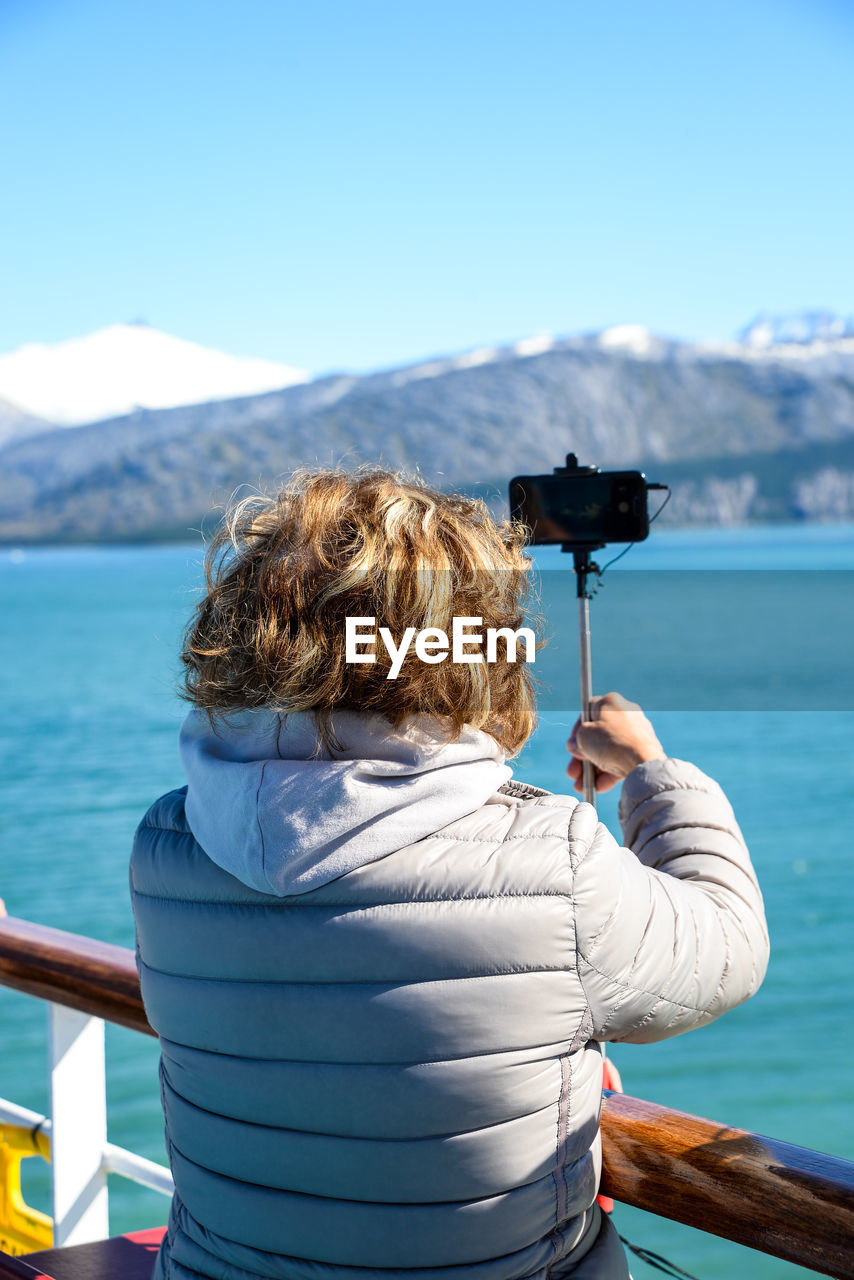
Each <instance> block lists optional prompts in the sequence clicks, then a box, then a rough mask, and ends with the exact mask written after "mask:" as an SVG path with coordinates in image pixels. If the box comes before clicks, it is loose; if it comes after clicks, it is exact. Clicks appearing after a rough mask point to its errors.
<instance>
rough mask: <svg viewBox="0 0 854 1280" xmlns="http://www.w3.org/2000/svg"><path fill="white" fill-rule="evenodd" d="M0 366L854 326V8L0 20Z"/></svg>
mask: <svg viewBox="0 0 854 1280" xmlns="http://www.w3.org/2000/svg"><path fill="white" fill-rule="evenodd" d="M0 120H2V125H0V128H2V135H3V141H2V169H0V171H1V172H2V179H0V181H2V186H3V188H4V191H3V194H2V196H1V197H0V288H2V304H0V351H8V350H11V349H12V348H13V347H15V346H18V345H19V344H21V343H23V342H27V341H57V340H59V339H62V338H66V337H71V336H74V335H78V334H82V333H86V332H88V331H90V330H92V329H95V328H98V327H100V326H102V325H106V324H110V323H113V322H116V321H126V320H130V319H135V318H144V319H146V320H148V321H149V322H150V323H151V324H153V325H155V326H156V327H158V328H160V329H164V330H166V331H167V332H170V333H174V334H177V335H178V336H180V337H184V338H189V339H192V340H195V341H198V342H201V343H204V344H206V345H209V346H216V347H220V348H222V349H224V350H228V351H233V352H235V353H237V354H246V355H257V356H264V357H267V358H269V359H276V360H282V361H284V362H286V363H289V364H295V365H298V366H301V367H304V368H308V369H310V370H313V371H322V370H328V369H340V368H352V369H367V368H378V367H382V366H387V365H392V364H400V363H404V362H407V361H411V360H416V359H418V358H421V357H424V356H428V355H431V354H435V353H439V352H451V351H458V350H463V349H465V348H469V347H475V346H480V345H485V344H496V343H503V342H512V341H514V340H516V339H518V338H521V337H526V336H530V335H532V334H534V333H537V332H540V331H550V332H553V333H556V334H567V333H576V332H583V331H588V330H593V329H599V328H602V327H604V326H606V325H610V324H617V323H643V324H647V325H649V326H650V327H651V328H652V329H654V330H656V331H657V332H660V333H663V334H668V335H672V336H676V337H685V338H702V337H729V336H731V335H732V334H733V332H734V331H735V330H736V329H738V328H739V327H740V326H741V325H742V324H744V323H745V322H746V321H748V320H749V319H751V318H752V317H753V316H754V315H755V314H756V313H757V312H758V311H760V310H770V311H788V310H793V309H798V308H801V307H804V306H821V307H828V308H830V309H832V310H836V311H839V312H841V313H844V314H848V313H851V312H852V311H854V252H852V224H854V164H852V151H854V146H852V135H854V125H852V121H854V8H852V7H851V6H850V4H848V3H847V2H844V0H773V2H771V0H740V2H738V3H735V2H733V0H717V2H716V3H708V2H707V0H698V2H697V3H692V4H686V3H685V0H679V3H671V2H670V0H649V3H641V2H640V0H610V2H609V3H607V4H598V5H591V4H590V3H589V0H583V2H580V0H563V2H560V0H541V2H540V3H534V2H533V0H531V3H528V4H527V5H524V6H523V5H519V4H510V3H505V2H504V0H488V2H484V0H454V2H453V3H449V2H447V0H433V2H431V3H429V4H427V3H423V2H422V0H419V2H416V0H349V2H344V0H315V2H314V3H311V4H308V5H306V4H294V3H290V2H289V0H168V2H167V0H0Z"/></svg>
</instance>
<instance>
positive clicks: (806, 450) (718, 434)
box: [0, 327, 854, 544]
mask: <svg viewBox="0 0 854 1280" xmlns="http://www.w3.org/2000/svg"><path fill="white" fill-rule="evenodd" d="M644 332H645V331H644ZM608 334H610V336H609V337H608V336H606V335H608ZM603 338H605V341H603ZM537 341H538V342H539V349H537V348H536V347H535V346H534V344H533V343H532V344H531V347H530V348H529V349H528V350H527V351H526V350H525V349H524V348H523V350H522V351H521V352H520V351H519V349H518V348H519V344H517V345H516V346H515V347H513V348H504V349H499V350H492V349H482V358H479V359H472V358H471V355H469V356H463V357H459V356H457V357H453V356H452V357H447V358H443V359H437V360H433V361H426V362H421V363H420V364H418V365H414V366H405V367H404V368H402V369H396V370H388V371H381V372H379V373H376V374H369V375H364V376H361V377H360V376H357V375H352V374H331V375H328V376H327V377H325V378H319V379H315V380H311V381H308V382H304V383H300V384H295V385H292V386H290V387H287V388H285V389H283V390H279V391H272V392H266V393H264V394H262V395H255V396H247V397H241V398H238V399H232V400H220V401H215V402H213V403H211V404H201V405H190V406H183V407H173V408H168V409H162V410H139V411H137V412H136V413H133V414H129V415H125V416H123V417H119V418H116V419H113V420H108V421H106V422H100V423H96V424H85V425H82V426H78V427H64V428H59V429H55V430H52V431H49V432H46V433H42V434H39V435H31V436H29V437H27V438H26V439H21V440H18V441H12V442H10V443H8V444H7V445H6V446H5V447H3V448H0V541H3V542H5V543H7V544H8V543H10V542H29V541H56V540H60V541H61V540H74V541H81V540H96V541H103V540H115V539H118V540H125V539H140V538H141V539H146V538H151V537H159V536H166V535H167V534H168V535H169V536H180V530H181V529H185V530H188V529H197V528H198V527H199V526H200V524H201V523H202V522H203V521H204V520H205V519H207V518H208V517H207V513H209V512H210V510H211V507H212V505H216V504H222V503H223V502H225V501H227V499H228V497H229V496H230V494H231V493H232V492H233V491H234V490H235V489H236V488H239V487H240V486H243V485H247V484H248V485H250V486H257V487H271V486H274V485H275V484H276V482H277V480H278V479H279V478H281V476H282V475H284V474H286V473H288V472H289V471H290V470H292V469H293V468H294V467H297V466H305V465H347V466H350V465H355V464H357V463H364V462H376V461H382V462H384V463H385V464H386V465H389V466H392V467H395V468H402V469H405V470H409V471H413V470H418V471H420V473H421V474H423V475H424V477H425V478H426V479H427V480H428V481H430V482H432V483H435V484H438V485H440V486H441V487H445V488H456V489H462V490H465V491H467V492H474V493H486V494H488V495H491V498H492V501H493V503H494V505H495V506H496V507H499V506H500V504H501V498H500V496H499V495H500V494H502V493H503V492H505V491H506V482H507V479H508V478H509V477H510V476H512V475H513V474H515V473H520V472H532V471H538V470H550V469H551V468H552V467H553V466H554V465H556V464H559V463H560V462H561V461H562V459H563V456H564V454H565V453H566V452H568V451H569V450H570V449H572V450H574V451H575V452H576V453H577V454H578V455H579V457H580V458H581V459H582V461H591V462H595V463H597V464H598V465H600V466H603V467H622V466H646V467H649V468H654V469H655V471H656V476H655V478H657V479H663V480H665V481H666V480H667V478H668V477H667V474H666V470H667V466H668V465H670V467H671V470H672V471H673V474H674V476H676V475H677V474H678V475H679V483H680V485H681V486H682V488H681V491H680V493H679V494H676V493H675V494H674V499H673V501H672V502H671V504H669V507H668V511H667V512H665V516H664V517H663V519H664V518H667V519H672V518H674V517H675V518H677V519H679V520H680V521H682V522H691V521H692V520H696V519H698V518H702V519H703V520H706V521H708V520H711V521H712V522H715V521H717V522H733V521H740V520H751V519H772V518H775V519H780V518H824V516H825V515H826V514H827V513H828V512H831V513H832V518H837V519H838V518H851V517H852V516H854V342H851V341H849V340H842V341H841V342H837V343H832V344H828V343H823V344H822V345H821V349H820V351H819V353H818V354H817V357H816V359H815V360H808V359H804V358H803V354H801V355H800V356H798V357H788V356H786V355H783V356H781V357H780V358H776V357H774V358H769V357H768V356H767V354H763V355H756V354H755V353H754V354H751V355H746V356H745V355H742V354H741V353H740V349H738V348H736V349H735V350H732V348H731V347H725V348H724V349H723V350H720V349H714V350H713V349H711V348H709V347H707V346H703V347H697V348H687V347H686V346H685V345H684V344H672V343H671V344H668V343H666V341H665V340H661V339H656V340H655V342H656V343H657V344H658V345H656V346H654V347H653V346H650V344H649V343H647V341H646V338H645V337H644V334H643V333H639V332H638V330H637V328H636V327H635V328H633V329H632V330H631V331H629V332H626V327H623V332H622V333H619V332H618V333H617V334H616V335H615V334H614V333H613V331H606V334H605V335H588V336H586V337H581V338H570V339H559V340H553V339H546V338H545V337H541V338H540V339H538V340H537ZM831 347H832V348H833V349H832V350H830V348H831ZM849 348H850V350H849ZM638 349H640V350H641V352H642V354H640V355H639V354H638ZM849 445H850V446H851V450H850V451H849ZM828 449H829V450H830V454H828V456H827V457H826V458H825V457H824V455H825V454H827V451H828ZM834 449H835V452H834ZM820 454H821V455H822V458H823V459H824V460H823V461H822V462H821V465H819V462H820V459H819V455H820ZM831 455H832V456H831ZM739 458H740V459H742V463H741V464H739V463H738V462H737V461H736V462H734V463H733V462H730V463H728V464H727V466H726V467H725V468H723V470H724V471H725V472H726V474H717V473H716V472H715V470H714V467H713V465H712V464H713V463H714V462H715V460H720V459H730V460H732V459H735V460H738V459H739ZM775 458H776V459H777V461H776V462H775V461H774V459H775ZM828 459H829V460H828ZM757 460H758V461H757ZM781 460H782V461H781ZM718 471H719V472H720V471H721V466H718ZM849 472H850V474H851V476H852V484H851V485H850V486H849V485H848V480H847V479H846V477H847V476H848V475H849ZM784 473H785V476H784ZM811 476H812V477H817V478H816V479H815V483H814V484H813V488H812V490H809V492H810V494H811V495H812V496H811V497H810V498H809V501H806V500H804V499H803V495H804V493H806V492H807V490H805V489H804V484H805V483H807V482H808V481H809V479H810V477H811ZM831 476H832V477H835V478H830V479H829V478H828V477H831ZM822 477H823V479H822ZM828 485H829V486H830V487H829V488H828ZM849 487H850V490H851V497H850V514H849V506H848V505H847V504H848V502H849V499H848V496H847V495H848V491H849ZM799 495H800V496H799ZM822 495H824V496H822ZM825 500H826V501H825ZM823 502H824V503H825V506H824V507H823V506H822V503H823ZM825 508H826V510H825Z"/></svg>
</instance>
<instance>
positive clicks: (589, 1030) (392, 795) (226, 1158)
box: [131, 472, 767, 1280]
mask: <svg viewBox="0 0 854 1280" xmlns="http://www.w3.org/2000/svg"><path fill="white" fill-rule="evenodd" d="M526 567H527V561H526V560H525V557H524V553H523V548H522V535H521V532H520V531H518V530H514V529H511V528H509V527H506V526H497V525H496V524H494V523H493V522H492V521H491V520H490V518H489V516H488V514H487V512H486V509H485V508H484V507H483V506H482V504H480V503H477V502H473V501H470V500H468V499H465V498H461V497H448V496H445V495H442V494H439V493H437V492H434V491H433V490H431V489H428V488H426V487H423V486H421V485H417V484H413V483H408V482H406V481H402V480H400V479H399V478H397V477H395V476H393V475H390V474H388V473H385V472H372V473H363V474H357V475H348V474H344V473H339V472H319V473H314V474H305V475H300V476H297V477H295V478H294V480H293V481H292V482H291V483H290V484H289V485H288V486H287V487H286V488H285V489H283V490H282V491H281V492H280V493H279V494H278V495H277V496H276V497H275V498H273V499H271V500H264V501H261V500H259V501H257V502H252V503H249V504H244V505H242V506H241V507H239V508H238V509H237V510H236V511H235V512H233V513H232V515H231V517H230V518H229V520H228V521H227V522H226V524H225V525H224V527H223V530H222V531H221V533H220V535H219V536H218V538H217V539H216V541H215V542H214V544H213V545H212V547H211V550H210V553H209V557H208V580H207V592H206V595H205V597H204V599H203V600H202V602H201V603H200V605H199V607H198V609H197V611H196V614H195V617H194V619H193V620H192V622H191V624H190V627H189V628H188V632H187V637H186V644H185V648H184V653H183V661H184V664H185V671H186V694H187V697H188V698H189V700H190V701H191V703H192V704H193V708H192V710H191V711H190V713H189V715H188V717H187V720H186V722H185V724H184V726H183V729H182V733H181V751H182V759H183V763H184V767H185V770H186V774H187V779H188V785H187V786H186V787H185V788H182V789H181V790H179V791H174V792H171V793H170V794H169V795H166V796H164V797H162V798H161V799H160V800H159V801H157V803H156V804H155V805H154V806H153V807H152V808H151V810H150V811H149V812H148V814H147V815H146V817H145V818H144V819H143V822H142V824H141V826H140V828H139V830H138V832H137V837H136V841H135V847H134V852H133V860H132V868H131V887H132V895H133V905H134V912H135V915H136V922H137V934H138V955H139V968H140V977H141V984H142V991H143V997H144V1000H145V1005H146V1009H147V1012H148V1016H149V1019H150V1021H151V1023H152V1025H153V1026H154V1027H155V1029H156V1030H157V1032H158V1034H159V1036H160V1042H161V1049H162V1060H161V1086H162V1100H163V1109H164V1114H165V1118H166V1132H167V1144H168V1150H169V1158H170V1162H171V1166H172V1170H173V1173H174V1177H175V1186H176V1192H175V1197H174V1200H173V1204H172V1212H171V1216H170V1224H169V1230H168V1233H167V1236H166V1238H165V1240H164V1244H163V1247H162V1249H161V1252H160V1256H159V1259H158V1268H157V1272H156V1275H157V1276H158V1277H159V1278H160V1280H166V1278H167V1277H168V1278H169V1280H194V1278H195V1277H210V1278H217V1280H226V1278H228V1280H251V1278H254V1277H268V1278H270V1280H272V1278H274V1277H275V1278H279V1280H284V1278H287V1280H339V1278H340V1280H346V1278H347V1277H349V1276H352V1277H353V1278H354V1280H357V1278H359V1277H361V1278H362V1280H368V1278H369V1277H380V1276H381V1277H384V1280H391V1277H412V1280H440V1278H442V1277H448V1278H449V1280H450V1277H461V1276H465V1277H467V1278H471V1280H523V1278H527V1277H538V1278H540V1280H545V1277H553V1278H554V1280H557V1277H563V1276H567V1277H569V1276H572V1277H579V1278H582V1277H583V1278H588V1280H589V1278H591V1277H596V1278H598V1280H611V1278H615V1280H616V1278H619V1277H625V1276H627V1274H628V1272H627V1268H626V1263H625V1259H624V1257H623V1254H622V1250H621V1246H620V1244H619V1241H618V1239H617V1236H616V1233H615V1231H614V1230H613V1228H612V1226H611V1225H610V1223H609V1221H608V1219H607V1218H606V1217H605V1216H604V1215H602V1214H601V1213H600V1210H599V1208H598V1207H597V1205H596V1200H595V1197H596V1192H597V1188H598V1182H599V1171H600V1140H599V1112H600V1104H601V1082H602V1057H601V1048H600V1045H601V1043H602V1042H605V1041H621V1040H626V1041H632V1042H643V1041H654V1040H660V1039H664V1038H666V1037H668V1036H673V1035H677V1034H679V1033H680V1032H682V1031H687V1030H690V1029H691V1028H693V1027H698V1026H700V1025H702V1024H703V1023H706V1022H709V1021H711V1020H712V1019H713V1018H715V1017H717V1016H718V1015H719V1014H721V1013H723V1012H725V1011H726V1010H727V1009H730V1008H732V1007H733V1006H735V1005H737V1004H739V1003H740V1002H741V1001H743V1000H745V999H746V998H747V997H748V996H749V995H751V994H752V993H753V992H754V991H755V990H756V988H757V987H758V985H759V983H760V982H761V980H762V976H763V973H764V969H765V964H766V961H767V935H766V931H765V924H764V917H763V911H762V901H761V897H760V893H759V889H758V887H757V884H756V879H755V876H754V874H753V870H752V868H751V865H750V860H749V857H748V854H747V850H746V849H745V846H744V842H743V840H742V837H741V834H740V832H739V829H738V827H737V825H736V823H735V820H734V818H733V815H732V811H731V809H730V807H729V804H728V803H727V801H726V799H725V797H724V796H723V794H722V792H721V791H720V789H719V788H718V787H717V785H716V784H715V783H714V782H712V781H711V780H710V779H709V778H707V777H706V776H705V775H704V774H702V773H701V772H700V771H699V770H698V769H696V768H694V767H693V766H692V765H690V764H685V763H682V762H680V761H676V760H671V759H667V758H666V757H665V756H664V753H663V751H662V749H661V746H660V744H659V743H658V741H657V739H656V737H655V734H654V732H653V730H652V727H651V726H650V725H649V722H648V721H647V720H646V719H645V717H644V716H643V715H642V714H641V713H640V711H639V710H638V709H636V708H632V707H631V704H624V703H623V702H622V700H620V699H618V698H616V697H615V696H614V695H609V696H608V697H607V698H605V699H601V700H598V701H597V704H596V705H597V711H598V718H597V719H596V722H595V724H587V725H581V726H579V727H578V728H577V731H576V733H575V735H574V737H573V740H572V748H573V750H574V752H575V760H574V763H573V764H572V765H571V771H572V772H573V773H574V774H575V775H577V773H578V771H579V768H580V765H579V763H578V757H579V756H580V755H581V754H582V753H584V754H586V755H587V756H588V757H589V758H591V759H592V760H593V761H594V763H596V764H598V765H599V766H600V769H601V774H600V783H601V785H602V786H605V785H609V784H612V783H613V782H615V781H617V780H623V779H624V781H623V793H622V799H621V808H620V816H621V822H622V825H623V835H624V839H625V842H626V847H625V848H621V847H620V846H619V845H618V844H617V842H616V841H615V840H614V839H613V837H612V836H611V835H610V834H609V833H608V831H607V830H606V829H605V828H604V827H603V826H601V825H600V824H598V822H597V819H596V814H595V812H594V810H593V809H592V807H591V806H589V805H585V804H580V803H578V802H577V801H576V800H575V799H573V798H570V797H569V796H557V795H550V794H548V793H546V792H544V791H541V790H539V789H537V788H535V787H530V786H526V785H523V784H520V783H517V782H513V781H511V771H510V769H509V767H508V765H507V764H506V759H507V757H508V756H512V755H513V754H515V753H516V752H517V751H518V750H519V749H520V748H521V746H522V745H523V744H524V742H525V741H526V739H527V738H528V736H529V735H530V733H531V732H532V730H533V727H534V723H535V714H534V703H533V695H532V686H531V681H530V675H529V670H528V667H527V666H526V664H525V663H524V662H523V661H510V660H508V657H509V655H508V653H507V651H506V649H505V648H504V647H503V646H502V644H501V642H499V645H498V652H497V659H498V660H497V661H494V662H484V661H459V662H454V661H453V660H452V657H450V656H449V657H446V658H444V659H443V660H436V654H437V652H438V647H437V646H434V647H433V648H432V649H430V648H429V646H427V645H425V644H422V645H421V646H420V651H421V655H422V656H419V652H417V651H416V648H415V645H414V644H413V643H411V640H412V637H413V636H414V635H415V634H417V633H418V632H421V631H424V630H425V629H426V628H441V629H442V630H443V631H445V632H446V633H447V634H448V635H450V634H451V633H452V629H453V619H454V618H467V619H471V618H477V619H480V620H481V622H480V624H479V626H478V628H477V629H478V630H479V631H481V632H485V631H486V629H487V628H489V627H492V628H495V629H500V628H510V629H512V630H515V629H516V628H518V627H519V626H520V625H521V623H522V600H523V597H524V591H525V586H526ZM347 618H350V619H355V618H358V619H362V620H363V622H362V623H361V624H360V626H361V628H362V630H363V631H366V632H367V631H369V630H370V626H369V624H368V623H367V622H366V621H364V620H368V619H371V620H373V624H372V625H373V626H374V628H375V630H376V631H377V632H379V629H380V628H383V627H384V628H387V631H388V635H389V637H390V638H391V639H392V647H391V649H390V648H389V647H387V646H386V644H385V643H384V642H382V641H381V640H380V639H379V638H378V639H377V641H376V643H375V644H374V645H373V646H371V645H370V644H367V643H366V644H365V645H364V646H363V647H362V649H361V650H360V655H361V657H362V659H363V660H361V661H354V660H350V661H348V654H347V647H346V644H345V633H346V628H347V623H346V619H347ZM407 634H408V635H409V636H410V644H409V646H408V648H407V649H406V650H405V654H404V656H402V657H401V658H400V662H399V671H398V673H397V675H396V676H395V677H394V678H391V673H392V670H393V667H394V665H395V659H394V657H393V652H392V651H393V650H395V651H397V652H398V655H399V656H400V653H401V652H403V651H402V644H403V640H404V638H405V637H406V635H407ZM428 639H429V637H428ZM433 639H434V640H435V639H436V637H435V636H434V637H433ZM472 655H473V656H474V657H475V658H477V657H483V656H484V654H483V653H479V651H478V648H477V645H475V646H474V648H469V649H468V653H467V656H469V657H471V656H472ZM350 656H351V658H352V657H353V655H352V653H351V655H350ZM517 656H518V655H517ZM370 657H373V658H374V661H370V660H364V659H365V658H367V659H370ZM430 659H432V660H430Z"/></svg>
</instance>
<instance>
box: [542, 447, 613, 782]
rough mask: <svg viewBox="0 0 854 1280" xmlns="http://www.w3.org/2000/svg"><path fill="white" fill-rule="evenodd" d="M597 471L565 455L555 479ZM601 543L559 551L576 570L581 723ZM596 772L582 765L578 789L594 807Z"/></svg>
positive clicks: (589, 679)
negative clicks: (592, 580)
mask: <svg viewBox="0 0 854 1280" xmlns="http://www.w3.org/2000/svg"><path fill="white" fill-rule="evenodd" d="M598 470H599V468H598V467H580V466H579V465H578V458H577V457H576V456H575V454H574V453H568V454H567V455H566V466H565V467H555V469H554V471H555V475H558V476H566V475H595V474H596V472H597V471H598ZM604 545H605V544H604V542H590V543H585V544H583V545H580V544H579V543H577V542H564V543H563V545H562V546H561V551H571V552H572V562H573V567H574V569H575V580H576V595H577V596H578V659H579V667H580V672H581V719H582V720H589V719H590V704H591V702H592V700H593V663H592V659H591V649H590V593H589V591H588V589H587V579H588V577H589V576H590V574H591V572H592V573H596V574H598V572H599V570H598V568H597V566H596V565H595V564H594V563H593V561H592V560H591V559H590V552H591V551H598V550H600V548H601V547H604ZM595 779H596V772H595V770H594V768H593V765H592V763H591V762H590V761H589V760H582V762H581V785H582V789H583V795H584V799H585V800H586V801H587V803H588V804H592V805H593V806H594V807H595V805H596V786H595Z"/></svg>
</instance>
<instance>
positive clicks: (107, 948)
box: [0, 916, 156, 1036]
mask: <svg viewBox="0 0 854 1280" xmlns="http://www.w3.org/2000/svg"><path fill="white" fill-rule="evenodd" d="M0 985H2V986H4V987H12V988H13V989H14V990H15V991H23V992H25V993H26V994H27V995H30V996H38V997H39V999H40V1000H52V1001H53V1003H54V1004H64V1005H67V1006H68V1007H69V1008H70V1009H78V1010H79V1011H80V1012H81V1013H91V1014H92V1015H93V1017H96V1018H103V1019H104V1020H105V1021H106V1022H117V1023H119V1025H120V1026H122V1027H130V1028H131V1029H132V1030H133V1031H144V1032H145V1033H146V1035H150V1036H153V1035H155V1034H156V1032H155V1031H154V1030H153V1028H152V1027H151V1024H150V1023H149V1021H148V1018H146V1016H145V1009H144V1008H143V1005H142V996H141V995H140V994H139V976H138V974H137V971H136V961H135V959H134V954H133V952H132V951H129V950H128V949H127V947H114V946H112V945H111V944H110V943H109V942H96V941H95V939H94V938H84V937H82V936H81V935H80V934H78V933H65V932H64V930H62V929H50V928H48V926H47V925H43V924H33V923H32V922H31V921H30V920H18V919H16V918H15V917H14V916H5V917H2V918H0Z"/></svg>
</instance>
